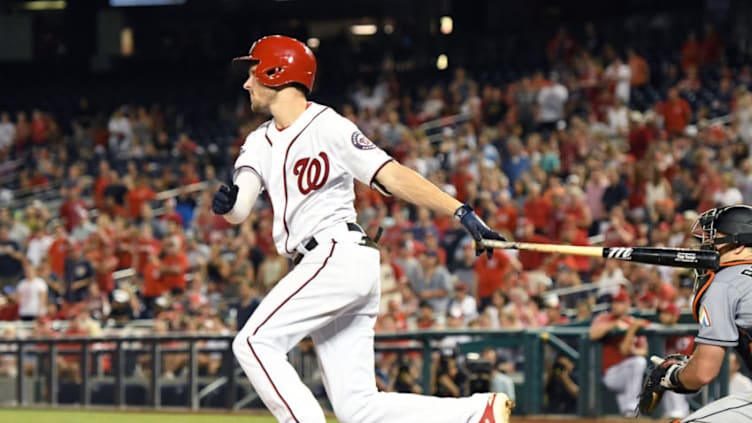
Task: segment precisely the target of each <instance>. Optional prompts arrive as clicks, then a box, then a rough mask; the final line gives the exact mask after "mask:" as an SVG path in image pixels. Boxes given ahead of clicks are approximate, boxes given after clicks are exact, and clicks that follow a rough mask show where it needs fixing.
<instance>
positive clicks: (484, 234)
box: [454, 204, 507, 259]
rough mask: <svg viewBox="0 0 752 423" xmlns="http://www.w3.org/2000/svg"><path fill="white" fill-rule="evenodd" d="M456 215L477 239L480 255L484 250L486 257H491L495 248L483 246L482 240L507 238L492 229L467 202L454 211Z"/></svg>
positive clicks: (476, 243) (476, 249)
mask: <svg viewBox="0 0 752 423" xmlns="http://www.w3.org/2000/svg"><path fill="white" fill-rule="evenodd" d="M454 216H455V217H456V218H458V219H459V220H460V223H462V226H464V227H465V229H467V231H468V232H470V235H472V236H473V239H474V240H475V255H476V256H479V255H481V254H482V253H483V252H484V251H485V252H486V257H488V258H489V259H490V258H491V257H492V256H493V248H490V247H483V244H481V241H483V240H484V239H497V240H499V241H506V240H507V239H506V238H504V237H503V236H501V235H500V234H499V233H498V232H495V231H493V230H491V228H489V227H488V225H486V223H485V222H483V220H481V218H480V217H478V215H477V214H475V212H474V211H473V208H472V207H470V206H468V205H467V204H463V205H462V206H460V207H459V208H458V209H457V210H455V211H454Z"/></svg>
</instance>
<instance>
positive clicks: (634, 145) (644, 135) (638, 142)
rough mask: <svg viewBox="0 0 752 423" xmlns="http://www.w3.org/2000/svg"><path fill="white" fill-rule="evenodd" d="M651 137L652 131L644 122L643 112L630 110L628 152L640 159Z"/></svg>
mask: <svg viewBox="0 0 752 423" xmlns="http://www.w3.org/2000/svg"><path fill="white" fill-rule="evenodd" d="M653 139H654V136H653V132H652V131H651V130H650V129H649V128H648V127H647V125H646V124H645V117H644V116H643V114H642V113H640V112H638V111H633V112H631V113H630V114H629V132H628V134H627V140H628V142H629V154H631V155H632V156H634V158H635V160H638V161H640V160H642V159H643V158H644V157H645V154H646V153H647V151H648V147H650V144H651V143H652V142H653Z"/></svg>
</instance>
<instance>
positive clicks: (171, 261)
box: [160, 237, 188, 292]
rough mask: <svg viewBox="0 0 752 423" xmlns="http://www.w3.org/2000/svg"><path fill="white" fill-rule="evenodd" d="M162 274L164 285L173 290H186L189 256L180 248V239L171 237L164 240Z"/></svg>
mask: <svg viewBox="0 0 752 423" xmlns="http://www.w3.org/2000/svg"><path fill="white" fill-rule="evenodd" d="M163 247H164V248H163V254H162V257H161V261H162V267H161V268H160V274H161V277H162V280H161V282H162V285H164V287H165V288H166V289H168V290H171V291H173V292H185V288H186V272H187V271H188V257H186V255H185V253H183V252H182V251H181V250H180V241H178V240H177V239H175V238H173V237H170V238H167V239H166V240H165V241H164V245H163Z"/></svg>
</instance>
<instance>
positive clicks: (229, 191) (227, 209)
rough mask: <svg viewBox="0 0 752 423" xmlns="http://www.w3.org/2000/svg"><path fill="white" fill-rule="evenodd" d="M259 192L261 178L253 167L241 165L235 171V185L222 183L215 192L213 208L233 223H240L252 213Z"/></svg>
mask: <svg viewBox="0 0 752 423" xmlns="http://www.w3.org/2000/svg"><path fill="white" fill-rule="evenodd" d="M259 193H261V178H260V177H259V176H258V174H256V172H254V171H253V170H252V169H251V168H249V167H241V168H239V169H238V170H237V171H236V173H235V178H234V181H233V185H232V186H231V187H228V186H227V185H222V186H221V187H220V188H219V190H218V191H217V192H216V193H215V194H214V198H213V200H212V210H213V211H214V213H216V214H219V215H222V217H224V218H225V220H226V221H228V222H230V223H232V224H233V225H237V224H240V223H242V222H243V221H244V220H245V219H246V218H248V215H250V214H251V210H252V209H253V205H254V204H255V203H256V199H257V198H258V195H259Z"/></svg>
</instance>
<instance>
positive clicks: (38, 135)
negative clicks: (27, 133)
mask: <svg viewBox="0 0 752 423" xmlns="http://www.w3.org/2000/svg"><path fill="white" fill-rule="evenodd" d="M48 130H49V125H48V123H47V120H46V119H45V116H44V113H42V111H41V110H34V111H32V112H31V142H32V143H33V144H34V146H37V147H38V146H43V145H45V144H47V141H48Z"/></svg>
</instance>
